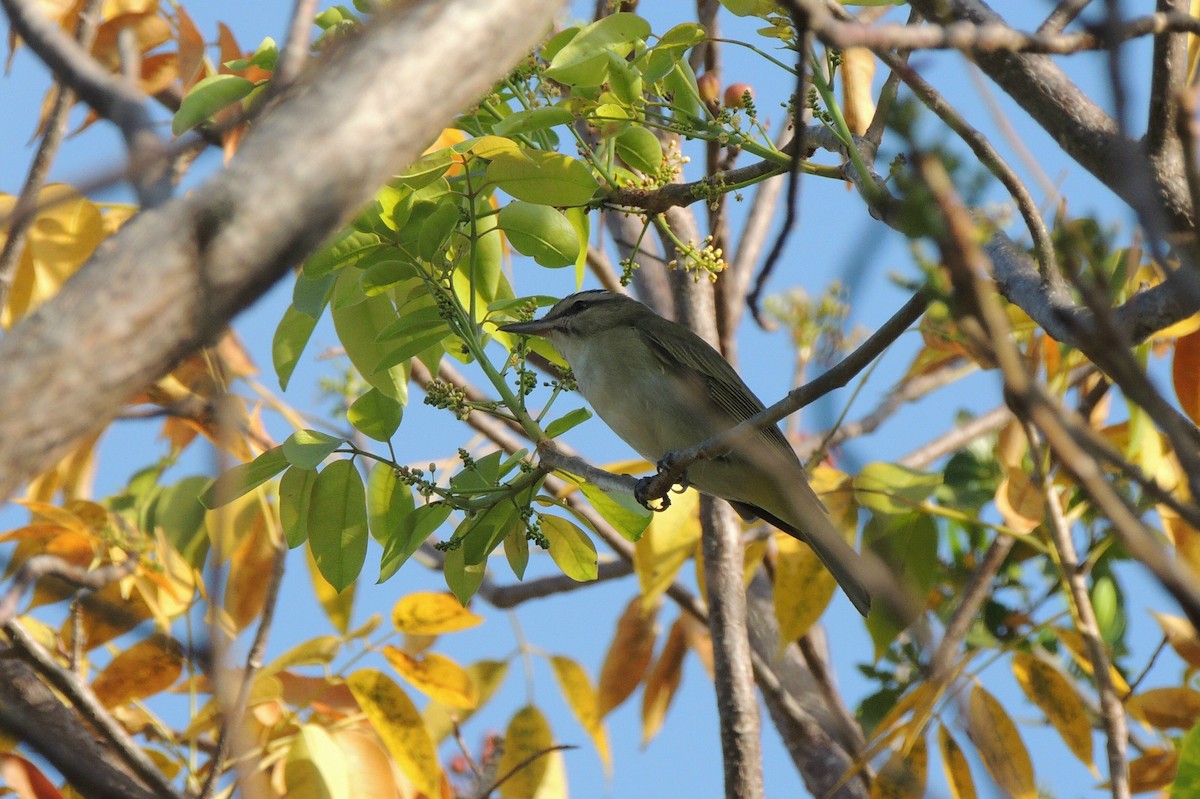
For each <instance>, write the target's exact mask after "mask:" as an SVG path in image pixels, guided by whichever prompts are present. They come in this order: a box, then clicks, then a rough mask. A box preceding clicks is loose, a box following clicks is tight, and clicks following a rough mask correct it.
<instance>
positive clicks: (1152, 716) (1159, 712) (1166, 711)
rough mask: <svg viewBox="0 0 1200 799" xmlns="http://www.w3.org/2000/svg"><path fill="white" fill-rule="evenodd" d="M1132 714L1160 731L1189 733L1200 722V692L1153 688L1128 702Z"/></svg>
mask: <svg viewBox="0 0 1200 799" xmlns="http://www.w3.org/2000/svg"><path fill="white" fill-rule="evenodd" d="M1125 707H1126V708H1128V710H1129V714H1130V715H1131V716H1133V717H1134V718H1135V719H1138V720H1139V721H1144V722H1145V723H1147V724H1149V725H1150V726H1151V727H1157V728H1158V729H1160V730H1167V729H1178V730H1190V729H1191V728H1192V727H1194V726H1196V722H1197V721H1200V691H1196V690H1193V689H1191V688H1184V687H1182V686H1177V687H1174V688H1154V689H1152V690H1149V691H1143V692H1142V693H1140V694H1138V695H1137V696H1131V697H1129V699H1128V700H1126V702H1125Z"/></svg>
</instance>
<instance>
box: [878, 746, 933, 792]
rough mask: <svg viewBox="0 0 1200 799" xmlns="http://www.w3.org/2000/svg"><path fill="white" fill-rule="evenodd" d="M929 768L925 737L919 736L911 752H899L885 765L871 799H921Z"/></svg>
mask: <svg viewBox="0 0 1200 799" xmlns="http://www.w3.org/2000/svg"><path fill="white" fill-rule="evenodd" d="M928 766H929V752H928V751H927V749H926V745H925V736H924V735H922V734H918V735H917V737H916V739H915V740H914V741H913V745H912V748H911V749H910V750H909V751H907V752H905V751H903V750H897V751H895V752H893V753H892V755H891V757H889V758H888V760H887V762H886V763H884V764H883V768H882V769H880V770H879V774H878V775H876V777H875V782H874V783H872V785H871V799H908V798H909V797H913V799H921V797H923V796H925V781H926V772H927V770H928Z"/></svg>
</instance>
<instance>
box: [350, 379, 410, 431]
mask: <svg viewBox="0 0 1200 799" xmlns="http://www.w3.org/2000/svg"><path fill="white" fill-rule="evenodd" d="M346 418H347V419H349V420H350V424H352V425H354V429H355V430H357V431H359V432H360V433H362V434H363V435H364V436H366V437H367V438H373V439H375V440H376V441H389V440H391V438H392V436H393V435H394V434H395V432H396V428H398V427H399V426H400V421H401V420H402V419H403V418H404V406H403V405H401V404H400V403H399V402H396V400H394V399H392V398H391V397H389V396H388V395H387V394H384V393H383V392H382V391H380V390H379V389H377V388H373V389H371V390H370V391H368V392H367V393H366V394H363V395H362V396H361V397H359V398H358V399H356V400H355V401H354V403H353V404H352V405H351V406H350V408H349V410H347V411H346Z"/></svg>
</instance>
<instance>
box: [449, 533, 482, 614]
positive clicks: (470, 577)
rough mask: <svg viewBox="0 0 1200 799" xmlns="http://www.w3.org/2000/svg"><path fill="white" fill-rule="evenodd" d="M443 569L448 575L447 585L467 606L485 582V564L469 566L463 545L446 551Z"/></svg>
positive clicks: (464, 605)
mask: <svg viewBox="0 0 1200 799" xmlns="http://www.w3.org/2000/svg"><path fill="white" fill-rule="evenodd" d="M442 570H443V573H444V574H445V576H446V586H447V587H448V588H449V589H450V591H451V592H452V593H453V594H454V596H455V597H457V598H458V601H459V602H461V603H462V605H463V607H466V606H467V603H468V602H470V601H471V597H473V596H475V592H476V591H478V590H479V586H480V585H481V584H482V583H483V573H484V571H485V569H484V564H482V563H476V564H474V565H472V566H468V565H467V564H466V562H465V561H464V560H463V551H462V547H459V548H458V549H452V550H450V551H449V552H447V553H446V562H445V564H444V565H443V566H442Z"/></svg>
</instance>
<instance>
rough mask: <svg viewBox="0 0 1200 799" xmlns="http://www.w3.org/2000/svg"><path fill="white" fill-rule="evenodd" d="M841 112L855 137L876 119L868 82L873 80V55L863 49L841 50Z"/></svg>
mask: <svg viewBox="0 0 1200 799" xmlns="http://www.w3.org/2000/svg"><path fill="white" fill-rule="evenodd" d="M840 72H841V75H842V113H843V114H844V115H845V118H846V125H847V126H849V128H850V132H851V133H853V134H854V135H855V136H862V135H863V134H864V133H866V132H867V128H868V127H870V125H871V118H872V117H874V116H875V100H874V98H873V97H872V95H871V81H872V80H873V79H874V77H875V54H874V53H872V52H871V51H870V50H868V49H867V48H865V47H847V48H846V49H845V50H843V51H842V68H841V70H840Z"/></svg>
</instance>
